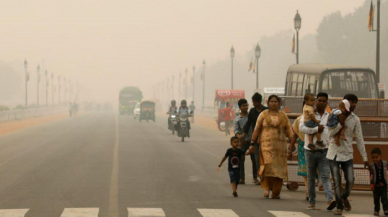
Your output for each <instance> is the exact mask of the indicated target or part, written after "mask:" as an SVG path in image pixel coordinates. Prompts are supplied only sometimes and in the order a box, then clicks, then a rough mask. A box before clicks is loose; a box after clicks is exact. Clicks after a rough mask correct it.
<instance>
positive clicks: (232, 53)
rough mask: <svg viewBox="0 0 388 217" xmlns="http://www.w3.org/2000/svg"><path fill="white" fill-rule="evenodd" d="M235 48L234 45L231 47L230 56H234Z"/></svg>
mask: <svg viewBox="0 0 388 217" xmlns="http://www.w3.org/2000/svg"><path fill="white" fill-rule="evenodd" d="M234 53H235V52H234V48H233V46H232V48H231V49H230V58H234Z"/></svg>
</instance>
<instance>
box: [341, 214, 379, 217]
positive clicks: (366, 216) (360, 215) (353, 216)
mask: <svg viewBox="0 0 388 217" xmlns="http://www.w3.org/2000/svg"><path fill="white" fill-rule="evenodd" d="M342 216H345V217H373V215H363V214H343V215H342Z"/></svg>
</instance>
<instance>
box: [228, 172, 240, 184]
mask: <svg viewBox="0 0 388 217" xmlns="http://www.w3.org/2000/svg"><path fill="white" fill-rule="evenodd" d="M228 172H229V177H230V183H236V184H239V183H240V170H239V169H238V170H228Z"/></svg>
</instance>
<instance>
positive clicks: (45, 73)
mask: <svg viewBox="0 0 388 217" xmlns="http://www.w3.org/2000/svg"><path fill="white" fill-rule="evenodd" d="M47 74H48V72H47V70H45V71H44V75H45V77H46V107H47V106H48V98H47V97H48V91H47V88H48V85H49V83H48V78H47Z"/></svg>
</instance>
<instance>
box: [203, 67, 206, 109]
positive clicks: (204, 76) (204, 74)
mask: <svg viewBox="0 0 388 217" xmlns="http://www.w3.org/2000/svg"><path fill="white" fill-rule="evenodd" d="M205 68H206V62H205V60H203V62H202V109H203V108H204V107H205V78H206V73H205Z"/></svg>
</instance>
